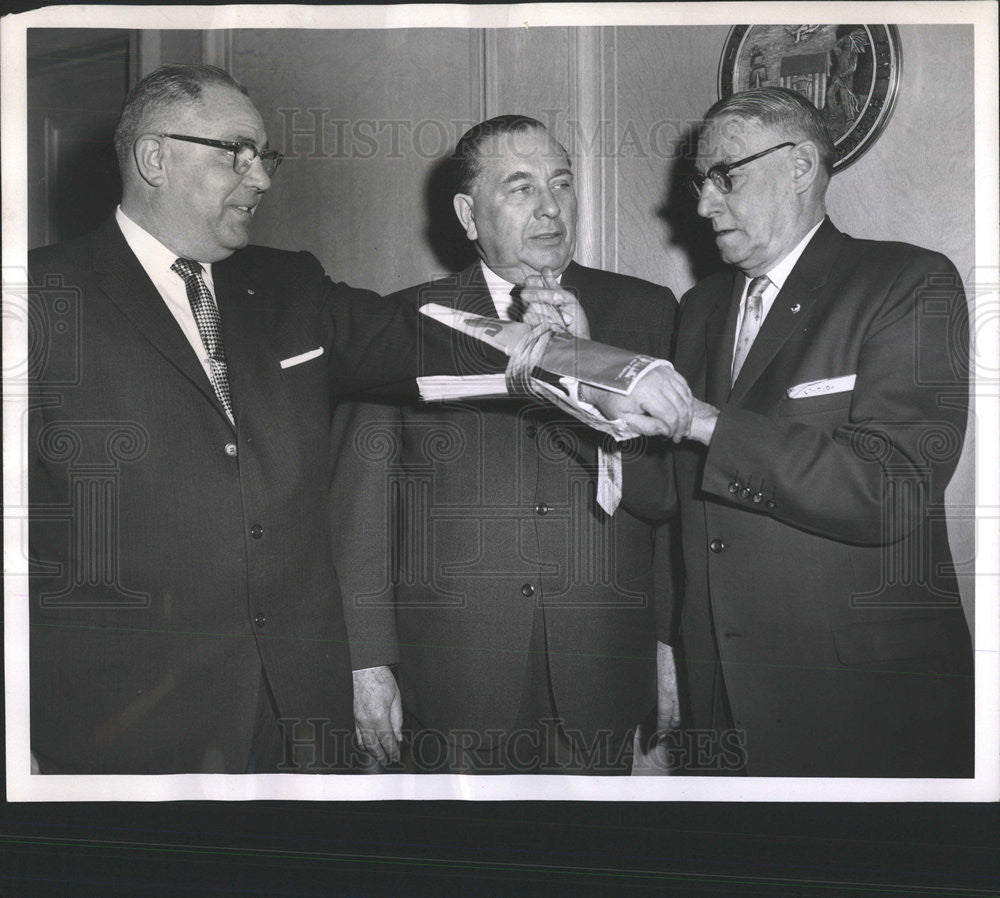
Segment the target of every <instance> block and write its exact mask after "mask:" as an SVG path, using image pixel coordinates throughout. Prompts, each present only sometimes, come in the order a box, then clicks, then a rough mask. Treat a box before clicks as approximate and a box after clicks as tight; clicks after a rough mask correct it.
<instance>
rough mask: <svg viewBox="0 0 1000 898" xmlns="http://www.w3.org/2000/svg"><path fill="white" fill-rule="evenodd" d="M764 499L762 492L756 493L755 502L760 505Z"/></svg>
mask: <svg viewBox="0 0 1000 898" xmlns="http://www.w3.org/2000/svg"><path fill="white" fill-rule="evenodd" d="M763 498H764V494H763V493H762V492H761V491H760V490H758V491H757V492H756V493H754V494H753V501H754V502H756V503H758V504H759V503H760V500H761V499H763Z"/></svg>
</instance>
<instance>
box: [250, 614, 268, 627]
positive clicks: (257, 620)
mask: <svg viewBox="0 0 1000 898" xmlns="http://www.w3.org/2000/svg"><path fill="white" fill-rule="evenodd" d="M253 622H254V623H255V624H256V625H257V626H258V627H263V626H264V624H266V623H267V618H266V617H264V615H263V614H258V615H257V616H256V617H254V619H253Z"/></svg>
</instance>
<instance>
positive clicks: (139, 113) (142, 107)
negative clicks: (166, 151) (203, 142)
mask: <svg viewBox="0 0 1000 898" xmlns="http://www.w3.org/2000/svg"><path fill="white" fill-rule="evenodd" d="M213 84H215V85H219V86H220V87H230V88H232V89H233V90H238V91H240V93H243V94H245V93H246V92H247V90H246V88H245V87H244V86H243V85H242V84H240V83H239V82H238V81H237V80H236V79H235V78H233V76H232V75H230V74H229V73H228V72H226V71H224V70H223V69H220V68H217V67H216V66H214V65H161V66H160V67H159V68H158V69H156V71H154V72H151V73H150V74H148V75H147V76H146V77H145V78H143V79H142V80H141V81H138V82H137V83H136V84H135V85H133V87H132V89H131V90H130V91H129V92H128V94H126V96H125V102H124V103H123V104H122V114H121V117H120V118H119V119H118V126H117V127H116V128H115V153H116V154H117V155H118V165H119V167H120V168H121V170H122V175H124V174H125V172H126V171H128V168H129V164H130V160H131V158H132V147H133V145H134V144H135V142H136V140H137V139H138V138H139V135H141V134H142V133H143V131H145V130H146V128H147V125H148V123H149V121H150V119H151V118H153V117H154V116H155V115H157V114H158V113H160V112H162V111H165V110H167V109H169V108H170V107H171V106H175V105H182V104H183V105H188V106H190V105H193V104H194V103H197V102H198V101H199V100H200V99H201V95H202V91H204V89H205V88H206V87H208V86H209V85H213ZM194 136H195V137H200V136H202V135H197V134H196V135H194Z"/></svg>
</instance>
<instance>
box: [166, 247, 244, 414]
mask: <svg viewBox="0 0 1000 898" xmlns="http://www.w3.org/2000/svg"><path fill="white" fill-rule="evenodd" d="M170 270H171V271H175V272H177V274H179V275H180V276H181V278H182V279H183V281H184V287H185V289H186V290H187V297H188V302H189V303H191V311H192V312H194V320H195V323H196V324H197V325H198V333H199V334H200V335H201V342H202V343H204V344H205V351H206V352H207V353H208V364H209V368H210V369H211V372H212V388H213V389H214V390H215V395H216V396H217V397H218V399H219V402H221V403H222V407H223V408H224V409H225V410H226V414H227V415H229V420H230V421H232V420H233V403H232V400H231V399H230V396H229V369H228V368H227V367H226V349H225V347H224V346H223V345H222V322H221V320H220V319H219V310H218V309H217V308H216V307H215V301H214V300H213V299H212V294H211V293H210V292H209V290H208V287H207V286H206V284H205V279H204V278H203V277H202V276H201V272H202V268H201V265H200V264H199V263H198V262H195V261H194V260H193V259H178V260H177V261H176V262H174V264H173V265H171V266H170Z"/></svg>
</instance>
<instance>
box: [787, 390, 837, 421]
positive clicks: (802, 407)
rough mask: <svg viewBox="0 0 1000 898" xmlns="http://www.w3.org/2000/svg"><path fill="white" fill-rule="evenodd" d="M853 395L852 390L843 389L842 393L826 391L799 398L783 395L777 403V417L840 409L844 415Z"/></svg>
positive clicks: (822, 412)
mask: <svg viewBox="0 0 1000 898" xmlns="http://www.w3.org/2000/svg"><path fill="white" fill-rule="evenodd" d="M853 396H854V393H853V391H851V390H845V391H844V392H842V393H827V394H826V395H824V396H805V397H803V398H801V399H789V398H788V397H785V398H784V399H782V400H781V402H779V403H778V417H780V418H799V417H807V416H809V415H819V414H824V413H830V412H836V411H841V410H842V411H843V412H844V416H845V417H846V415H847V412H848V411H849V410H850V408H851V399H852V398H853Z"/></svg>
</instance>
